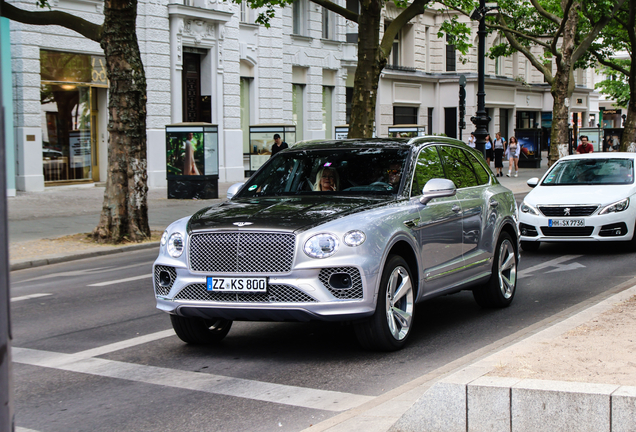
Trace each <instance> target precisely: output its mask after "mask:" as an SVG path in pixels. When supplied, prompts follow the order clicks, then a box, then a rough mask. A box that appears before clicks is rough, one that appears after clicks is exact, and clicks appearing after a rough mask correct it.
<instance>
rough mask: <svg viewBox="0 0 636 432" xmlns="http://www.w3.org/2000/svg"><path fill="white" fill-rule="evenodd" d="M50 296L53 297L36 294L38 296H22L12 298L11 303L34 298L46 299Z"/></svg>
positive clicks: (46, 294) (47, 294)
mask: <svg viewBox="0 0 636 432" xmlns="http://www.w3.org/2000/svg"><path fill="white" fill-rule="evenodd" d="M50 295H53V294H49V293H38V294H28V295H23V296H20V297H12V298H11V303H13V302H17V301H22V300H30V299H34V298H40V297H46V296H50Z"/></svg>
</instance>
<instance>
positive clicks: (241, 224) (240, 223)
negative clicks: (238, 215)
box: [232, 222, 253, 227]
mask: <svg viewBox="0 0 636 432" xmlns="http://www.w3.org/2000/svg"><path fill="white" fill-rule="evenodd" d="M232 225H236V226H237V227H244V226H247V225H253V222H234V223H233V224H232Z"/></svg>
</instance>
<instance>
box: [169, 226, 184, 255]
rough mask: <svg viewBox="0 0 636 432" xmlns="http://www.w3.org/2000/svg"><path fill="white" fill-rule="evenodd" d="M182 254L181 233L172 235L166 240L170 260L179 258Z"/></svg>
mask: <svg viewBox="0 0 636 432" xmlns="http://www.w3.org/2000/svg"><path fill="white" fill-rule="evenodd" d="M182 253H183V236H182V235H181V233H178V232H176V233H173V234H172V235H171V236H170V238H169V239H168V254H170V256H171V257H172V258H179V257H180V256H181V254H182Z"/></svg>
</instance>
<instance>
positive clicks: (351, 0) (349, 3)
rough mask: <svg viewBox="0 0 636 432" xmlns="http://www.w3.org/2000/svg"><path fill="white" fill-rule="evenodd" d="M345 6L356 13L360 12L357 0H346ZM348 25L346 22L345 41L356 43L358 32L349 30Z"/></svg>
mask: <svg viewBox="0 0 636 432" xmlns="http://www.w3.org/2000/svg"><path fill="white" fill-rule="evenodd" d="M346 8H347V9H348V10H350V11H351V12H353V13H355V14H356V15H357V14H358V13H360V3H359V2H358V0H346ZM350 25H351V24H350V23H349V22H347V35H346V41H347V43H358V32H355V33H353V32H349V28H350V27H349V26H350ZM356 29H357V27H356Z"/></svg>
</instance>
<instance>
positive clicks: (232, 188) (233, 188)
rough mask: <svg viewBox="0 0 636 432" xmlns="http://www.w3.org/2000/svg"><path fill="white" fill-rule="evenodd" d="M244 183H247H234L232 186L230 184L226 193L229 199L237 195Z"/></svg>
mask: <svg viewBox="0 0 636 432" xmlns="http://www.w3.org/2000/svg"><path fill="white" fill-rule="evenodd" d="M244 184H245V183H234V184H233V185H232V186H230V187H229V188H228V189H227V194H226V196H227V199H232V197H233V196H234V195H236V193H237V192H238V191H239V189H240V188H241V187H243V185H244Z"/></svg>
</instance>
